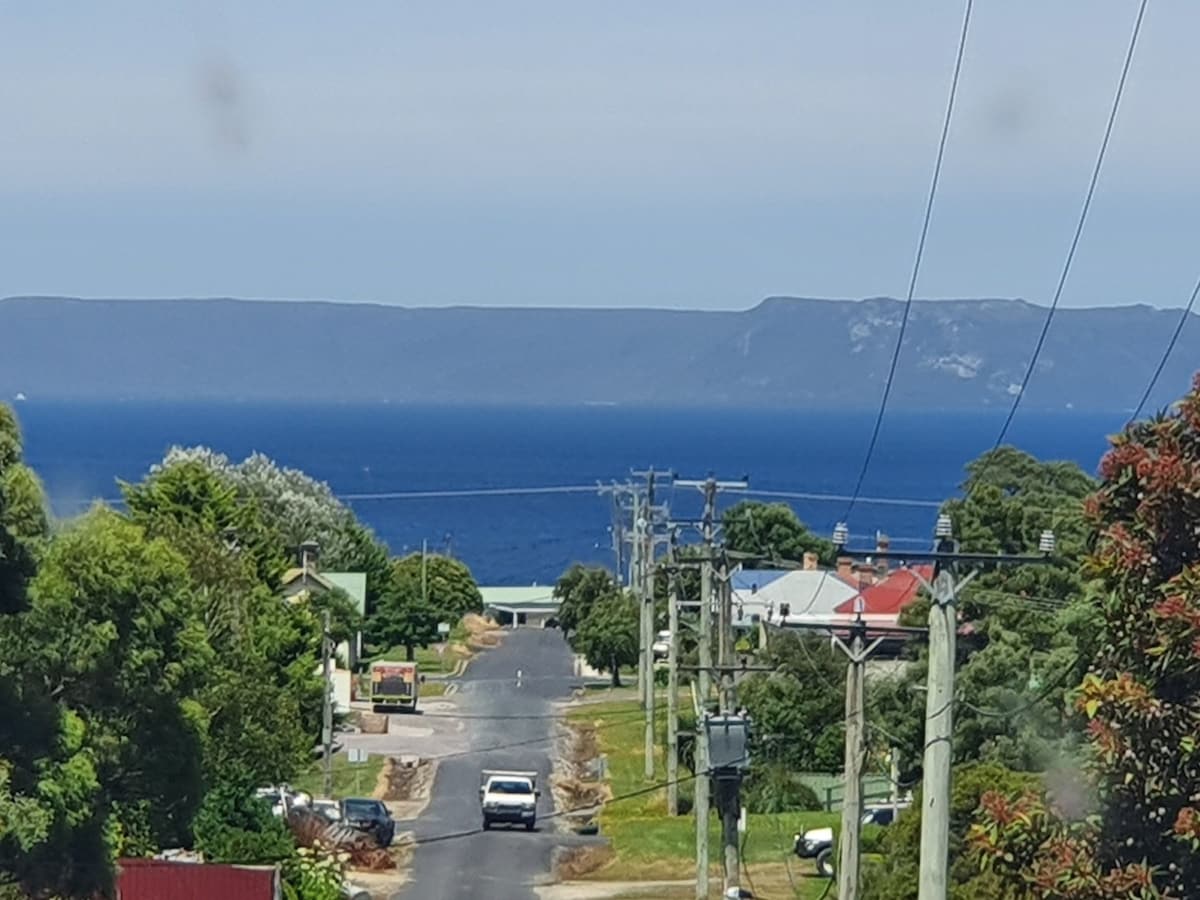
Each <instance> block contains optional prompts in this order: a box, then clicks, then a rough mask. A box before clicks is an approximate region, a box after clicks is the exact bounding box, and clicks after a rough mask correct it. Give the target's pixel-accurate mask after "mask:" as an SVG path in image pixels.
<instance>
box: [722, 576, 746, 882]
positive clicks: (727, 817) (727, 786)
mask: <svg viewBox="0 0 1200 900" xmlns="http://www.w3.org/2000/svg"><path fill="white" fill-rule="evenodd" d="M717 596H718V598H719V602H718V607H717V609H718V616H717V618H718V625H717V636H718V641H717V666H718V668H719V669H720V673H721V683H720V685H719V686H718V691H719V698H720V710H721V715H722V716H732V715H733V714H734V712H735V711H736V705H737V697H736V694H735V692H734V685H733V644H734V639H733V585H732V584H730V574H729V565H728V563H727V562H725V561H724V560H722V561H721V570H720V573H719V576H718V586H717ZM717 786H718V788H719V790H720V797H719V798H718V803H717V808H718V810H719V812H720V816H721V846H722V847H723V848H724V862H725V891H726V894H727V895H728V893H729V892H730V890H731V889H736V888H740V887H741V853H740V852H739V851H740V848H739V846H738V820H739V819H740V818H741V813H742V785H741V774H740V770H738V774H736V775H735V774H731V773H722V774H721V777H720V778H719V779H718V781H717Z"/></svg>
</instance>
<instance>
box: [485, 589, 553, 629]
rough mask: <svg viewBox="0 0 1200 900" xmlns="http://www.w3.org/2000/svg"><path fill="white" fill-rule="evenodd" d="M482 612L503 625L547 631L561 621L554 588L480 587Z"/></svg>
mask: <svg viewBox="0 0 1200 900" xmlns="http://www.w3.org/2000/svg"><path fill="white" fill-rule="evenodd" d="M479 593H480V594H481V595H482V596H483V611H484V612H485V613H487V614H488V615H491V616H492V618H494V619H495V620H496V621H497V622H499V623H500V624H501V625H509V626H512V627H514V628H519V627H521V626H527V627H531V628H545V627H546V626H547V625H552V624H554V622H555V620H556V619H557V618H558V604H559V601H558V598H557V597H555V596H554V587H553V585H545V586H541V585H536V584H535V585H532V586H530V587H482V586H481V587H480V588H479Z"/></svg>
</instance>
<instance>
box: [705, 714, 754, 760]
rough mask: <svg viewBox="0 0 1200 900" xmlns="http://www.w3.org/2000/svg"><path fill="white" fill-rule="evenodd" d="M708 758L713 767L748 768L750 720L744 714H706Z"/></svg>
mask: <svg viewBox="0 0 1200 900" xmlns="http://www.w3.org/2000/svg"><path fill="white" fill-rule="evenodd" d="M704 722H705V727H706V728H707V729H708V759H709V765H710V766H712V768H714V769H737V770H740V771H745V770H746V769H749V768H750V720H749V719H747V718H745V717H744V716H708V717H706V718H705V720H704Z"/></svg>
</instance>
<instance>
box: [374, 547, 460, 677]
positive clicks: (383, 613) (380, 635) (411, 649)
mask: <svg viewBox="0 0 1200 900" xmlns="http://www.w3.org/2000/svg"><path fill="white" fill-rule="evenodd" d="M440 621H442V619H441V614H440V613H439V611H438V609H437V608H436V607H435V606H434V605H433V603H431V602H427V601H426V600H425V597H424V594H423V591H422V588H421V576H420V572H419V571H418V572H416V573H414V572H413V567H412V566H411V565H407V564H405V563H404V561H403V560H396V561H395V562H393V564H392V584H391V586H390V588H389V589H388V590H387V591H385V592H384V594H383V596H382V598H381V599H380V602H379V604H378V605H377V606H376V608H375V611H374V612H373V613H372V614H371V615H370V617H369V618H368V620H367V638H368V640H369V641H370V642H371V643H372V644H373V645H374V646H376V647H379V648H381V649H386V648H390V647H404V648H405V654H406V658H407V659H409V660H412V659H413V658H414V657H415V656H416V648H417V647H423V646H425V645H426V644H428V643H430V642H431V641H434V640H436V639H437V636H438V631H437V626H438V622H440Z"/></svg>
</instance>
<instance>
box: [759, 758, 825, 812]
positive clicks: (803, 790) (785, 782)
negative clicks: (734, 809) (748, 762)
mask: <svg viewBox="0 0 1200 900" xmlns="http://www.w3.org/2000/svg"><path fill="white" fill-rule="evenodd" d="M742 802H743V803H744V805H745V807H746V809H747V811H749V812H752V813H781V812H789V811H792V810H797V809H803V810H818V809H821V808H822V807H821V801H820V799H819V798H818V797H817V792H816V791H814V790H813V789H812V788H811V787H810V786H809V785H808V784H806V783H805V782H804V781H803V780H801V779H800V777H799V776H798V775H796V773H795V772H793V771H792V770H791V769H789V768H788V767H787V766H785V765H780V764H778V763H774V764H768V765H764V766H762V767H761V768H753V767H752V768H751V770H750V775H749V777H747V778H746V780H745V781H744V782H743V783H742Z"/></svg>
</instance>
